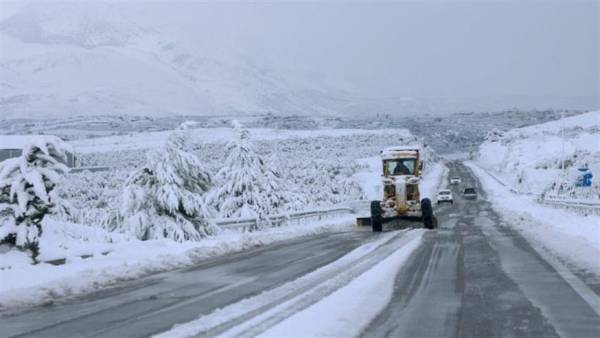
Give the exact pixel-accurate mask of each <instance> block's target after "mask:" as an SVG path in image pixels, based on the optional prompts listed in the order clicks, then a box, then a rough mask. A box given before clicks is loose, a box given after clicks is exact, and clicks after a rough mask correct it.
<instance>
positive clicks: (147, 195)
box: [121, 131, 217, 242]
mask: <svg viewBox="0 0 600 338" xmlns="http://www.w3.org/2000/svg"><path fill="white" fill-rule="evenodd" d="M186 135H187V134H186V133H185V132H183V131H175V132H173V133H172V134H171V136H170V137H169V139H168V140H167V143H166V145H165V147H164V149H160V150H158V151H152V152H150V153H149V155H148V159H147V163H146V165H145V166H144V167H143V168H141V169H139V170H136V171H135V172H134V173H133V174H132V175H131V176H130V177H129V179H128V180H127V182H126V185H125V189H124V191H123V206H122V209H121V213H122V215H123V217H124V223H123V225H121V228H122V230H124V231H126V232H133V233H134V234H135V236H136V237H137V238H139V239H142V240H147V239H159V238H169V239H172V240H174V241H177V242H182V241H186V240H199V239H201V238H202V237H205V236H207V235H210V234H212V233H214V232H215V231H216V230H217V228H216V226H215V225H214V224H212V223H210V222H209V220H208V218H209V216H210V214H209V211H208V209H207V207H206V205H205V201H204V195H205V193H206V192H207V191H208V190H209V188H210V187H211V182H212V180H211V175H210V174H209V172H208V171H206V169H204V166H203V165H202V163H201V162H200V160H199V159H198V158H197V157H196V156H195V155H193V154H191V153H189V152H187V151H185V150H184V149H185V148H187V145H186V143H187V137H186Z"/></svg>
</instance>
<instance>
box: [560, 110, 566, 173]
mask: <svg viewBox="0 0 600 338" xmlns="http://www.w3.org/2000/svg"><path fill="white" fill-rule="evenodd" d="M560 138H561V145H562V151H561V155H560V159H561V164H560V167H561V169H562V171H565V111H564V110H561V111H560Z"/></svg>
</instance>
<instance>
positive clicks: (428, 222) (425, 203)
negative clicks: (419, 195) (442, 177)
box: [421, 198, 434, 229]
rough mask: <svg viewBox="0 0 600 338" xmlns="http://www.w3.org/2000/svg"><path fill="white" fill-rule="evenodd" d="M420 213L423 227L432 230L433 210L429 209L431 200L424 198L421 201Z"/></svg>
mask: <svg viewBox="0 0 600 338" xmlns="http://www.w3.org/2000/svg"><path fill="white" fill-rule="evenodd" d="M421 213H422V214H423V225H424V226H425V228H426V229H433V228H434V224H433V208H432V207H431V200H430V199H429V198H424V199H422V200H421Z"/></svg>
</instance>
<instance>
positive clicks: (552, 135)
mask: <svg viewBox="0 0 600 338" xmlns="http://www.w3.org/2000/svg"><path fill="white" fill-rule="evenodd" d="M563 130H564V138H563V137H562V136H563ZM563 149H564V150H563ZM563 154H564V155H563ZM563 160H564V163H565V166H566V168H567V170H566V172H563V170H561V164H562V161H563ZM475 162H476V163H477V165H479V166H480V167H482V168H484V169H486V170H488V171H490V172H492V173H493V174H494V175H495V176H498V177H499V178H501V179H502V181H504V182H506V183H507V184H508V185H509V186H511V187H513V188H515V190H518V191H520V192H524V193H534V194H540V193H542V192H543V191H545V190H547V189H549V188H550V187H551V186H552V184H553V183H555V182H556V183H560V182H561V181H563V180H566V181H567V182H568V183H569V184H570V185H571V186H572V185H573V184H574V181H575V177H576V174H577V168H579V167H581V166H583V165H588V166H589V168H590V169H591V171H592V172H593V173H594V174H595V175H598V174H600V111H594V112H589V113H585V114H581V115H577V116H573V117H568V118H564V119H561V120H558V121H552V122H547V123H543V124H539V125H533V126H529V127H525V128H517V129H512V130H510V131H508V132H506V133H504V134H501V133H500V134H499V135H496V136H495V137H491V138H488V140H487V141H486V142H484V143H483V144H482V145H481V146H480V147H479V151H478V153H477V156H476V159H475ZM598 182H600V180H599V179H598V177H596V179H595V183H594V186H593V187H592V188H591V189H589V188H588V189H584V190H586V191H594V192H595V193H596V198H598V196H597V194H600V183H598ZM575 190H577V189H575ZM581 192H584V191H581Z"/></svg>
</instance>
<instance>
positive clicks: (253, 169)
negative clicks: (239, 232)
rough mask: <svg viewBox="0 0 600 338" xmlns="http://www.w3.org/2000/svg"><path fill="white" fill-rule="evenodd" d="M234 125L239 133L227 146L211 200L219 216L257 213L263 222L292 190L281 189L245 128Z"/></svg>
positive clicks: (284, 201) (253, 214) (274, 211)
mask: <svg viewBox="0 0 600 338" xmlns="http://www.w3.org/2000/svg"><path fill="white" fill-rule="evenodd" d="M234 126H235V128H236V130H237V131H238V137H237V138H236V139H234V140H232V141H231V142H230V143H229V144H228V145H227V147H226V152H227V157H226V159H225V163H224V166H223V167H222V168H221V169H220V170H219V172H218V173H217V174H216V176H215V183H216V184H215V185H216V187H215V189H214V191H213V192H212V193H211V194H210V202H211V204H212V205H214V206H215V207H216V208H217V210H218V211H219V215H220V216H222V217H256V218H257V219H258V221H259V222H258V223H259V225H266V224H268V223H269V221H268V216H269V215H273V214H275V213H277V211H279V210H280V208H281V207H282V206H283V205H285V203H286V200H287V199H288V198H289V197H290V194H291V193H292V192H291V191H287V190H284V189H283V186H284V185H283V184H282V182H281V178H280V177H279V174H278V173H277V172H276V171H275V170H273V169H272V168H271V166H270V165H269V164H268V163H267V162H266V161H265V160H264V159H263V158H262V157H261V156H260V155H259V154H257V153H256V152H255V151H254V149H253V147H252V145H251V143H250V135H249V132H248V130H247V129H245V128H244V127H243V126H242V125H241V124H240V123H239V122H237V121H234Z"/></svg>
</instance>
